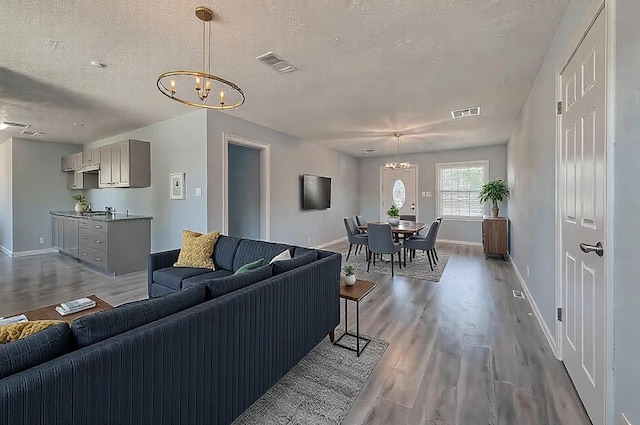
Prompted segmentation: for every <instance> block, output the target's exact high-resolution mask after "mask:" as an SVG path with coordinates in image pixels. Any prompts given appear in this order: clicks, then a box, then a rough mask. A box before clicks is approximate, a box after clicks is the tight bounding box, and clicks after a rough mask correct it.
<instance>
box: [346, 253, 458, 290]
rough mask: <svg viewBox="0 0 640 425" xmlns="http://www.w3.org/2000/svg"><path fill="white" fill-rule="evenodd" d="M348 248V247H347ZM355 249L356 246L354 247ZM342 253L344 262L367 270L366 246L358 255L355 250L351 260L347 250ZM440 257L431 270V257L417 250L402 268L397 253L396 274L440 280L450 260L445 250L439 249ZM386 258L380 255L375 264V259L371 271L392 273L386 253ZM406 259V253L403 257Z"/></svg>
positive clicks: (433, 280)
mask: <svg viewBox="0 0 640 425" xmlns="http://www.w3.org/2000/svg"><path fill="white" fill-rule="evenodd" d="M347 249H348V248H347ZM353 249H354V250H355V247H354V248H353ZM341 254H342V264H343V265H345V264H353V265H354V266H356V269H358V270H364V271H367V254H366V253H365V248H362V252H361V253H359V254H358V255H353V250H352V252H351V256H350V257H349V261H346V259H347V251H344V252H341ZM438 257H439V258H440V260H439V261H438V264H437V265H436V266H435V267H434V268H433V271H431V267H429V259H428V258H427V254H425V253H424V252H422V251H417V252H416V258H414V259H413V262H410V261H409V258H407V267H406V268H405V267H404V262H403V267H402V269H400V268H399V267H398V256H397V255H396V257H395V259H396V262H395V264H394V265H393V266H394V270H393V272H394V274H395V275H396V276H403V277H409V278H412V279H420V280H428V281H429V282H440V278H442V273H444V269H445V267H447V262H448V261H449V254H448V253H446V252H444V251H443V250H441V249H439V250H438ZM384 259H385V260H386V261H380V257H378V259H377V260H376V265H375V266H374V265H373V261H372V262H371V268H370V269H369V271H370V272H376V273H382V274H389V275H390V274H391V264H390V263H389V256H388V255H385V256H384ZM402 259H403V260H404V255H403V257H402Z"/></svg>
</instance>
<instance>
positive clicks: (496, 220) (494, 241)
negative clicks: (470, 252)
mask: <svg viewBox="0 0 640 425" xmlns="http://www.w3.org/2000/svg"><path fill="white" fill-rule="evenodd" d="M482 246H483V248H484V254H485V256H486V257H487V258H489V256H490V255H500V256H502V259H503V260H506V258H507V254H508V253H509V219H508V218H506V217H488V216H485V217H484V219H483V220H482Z"/></svg>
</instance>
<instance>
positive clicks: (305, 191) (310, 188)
mask: <svg viewBox="0 0 640 425" xmlns="http://www.w3.org/2000/svg"><path fill="white" fill-rule="evenodd" d="M300 179H301V182H302V184H301V186H302V209H303V210H326V209H328V208H331V179H330V178H329V177H320V176H312V175H309V174H304V175H302V176H301V177H300Z"/></svg>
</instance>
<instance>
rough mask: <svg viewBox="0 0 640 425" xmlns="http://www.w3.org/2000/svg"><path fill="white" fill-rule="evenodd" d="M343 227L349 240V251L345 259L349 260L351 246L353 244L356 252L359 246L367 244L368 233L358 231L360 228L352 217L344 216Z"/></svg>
mask: <svg viewBox="0 0 640 425" xmlns="http://www.w3.org/2000/svg"><path fill="white" fill-rule="evenodd" d="M344 228H345V229H346V231H347V239H348V240H349V252H348V253H347V261H349V256H351V248H353V246H354V245H355V246H356V254H357V253H358V248H359V247H360V246H362V245H364V246H367V245H369V237H368V235H365V234H362V233H360V229H358V225H357V224H356V219H355V218H354V217H345V218H344Z"/></svg>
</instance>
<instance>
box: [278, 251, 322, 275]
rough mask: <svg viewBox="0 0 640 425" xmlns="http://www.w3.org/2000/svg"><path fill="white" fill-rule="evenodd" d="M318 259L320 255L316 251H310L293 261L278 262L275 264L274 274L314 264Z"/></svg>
mask: <svg viewBox="0 0 640 425" xmlns="http://www.w3.org/2000/svg"><path fill="white" fill-rule="evenodd" d="M317 259H318V253H317V252H316V251H310V252H307V253H306V254H303V255H299V256H297V257H294V258H292V259H291V260H284V261H276V262H275V263H273V274H274V275H276V274H281V273H284V272H288V271H289V270H293V269H296V268H298V267H302V266H304V265H306V264H310V263H313V262H314V261H316V260H317Z"/></svg>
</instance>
